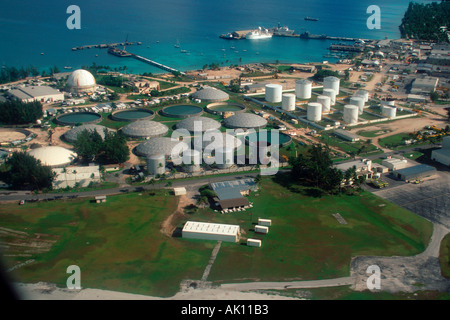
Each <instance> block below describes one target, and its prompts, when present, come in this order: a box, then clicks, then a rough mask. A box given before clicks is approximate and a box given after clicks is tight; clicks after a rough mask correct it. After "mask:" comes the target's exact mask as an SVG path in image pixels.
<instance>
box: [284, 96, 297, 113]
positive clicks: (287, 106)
mask: <svg viewBox="0 0 450 320" xmlns="http://www.w3.org/2000/svg"><path fill="white" fill-rule="evenodd" d="M281 108H282V109H283V110H285V111H295V94H293V93H285V94H283V96H282V104H281Z"/></svg>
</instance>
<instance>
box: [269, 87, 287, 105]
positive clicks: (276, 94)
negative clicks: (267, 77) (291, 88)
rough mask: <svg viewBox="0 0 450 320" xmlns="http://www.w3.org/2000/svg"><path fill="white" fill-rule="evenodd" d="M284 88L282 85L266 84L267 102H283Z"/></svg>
mask: <svg viewBox="0 0 450 320" xmlns="http://www.w3.org/2000/svg"><path fill="white" fill-rule="evenodd" d="M282 92H283V87H282V86H281V85H280V84H266V101H267V102H272V103H277V102H281V95H282Z"/></svg>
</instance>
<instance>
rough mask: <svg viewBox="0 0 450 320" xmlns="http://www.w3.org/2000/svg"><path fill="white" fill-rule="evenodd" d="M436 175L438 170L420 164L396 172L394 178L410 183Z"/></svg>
mask: <svg viewBox="0 0 450 320" xmlns="http://www.w3.org/2000/svg"><path fill="white" fill-rule="evenodd" d="M435 173H436V168H434V167H432V166H429V165H426V164H420V165H417V166H414V167H409V168H405V169H400V170H396V171H394V173H393V174H394V176H395V177H396V178H398V179H400V180H403V181H410V180H415V179H420V178H424V177H428V176H431V175H433V174H435Z"/></svg>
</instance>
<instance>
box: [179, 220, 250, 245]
mask: <svg viewBox="0 0 450 320" xmlns="http://www.w3.org/2000/svg"><path fill="white" fill-rule="evenodd" d="M240 234H241V233H240V227H239V226H238V225H231V224H218V223H206V222H196V221H188V222H186V224H185V225H184V227H183V230H182V237H183V238H187V239H201V240H215V241H226V242H238V241H239V237H240Z"/></svg>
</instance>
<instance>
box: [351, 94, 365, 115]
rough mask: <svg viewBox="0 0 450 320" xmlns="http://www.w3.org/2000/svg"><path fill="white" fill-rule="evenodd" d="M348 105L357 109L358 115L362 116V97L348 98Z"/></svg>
mask: <svg viewBox="0 0 450 320" xmlns="http://www.w3.org/2000/svg"><path fill="white" fill-rule="evenodd" d="M350 104H351V105H353V106H357V107H358V113H359V114H363V112H364V97H360V96H353V97H351V98H350Z"/></svg>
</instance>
